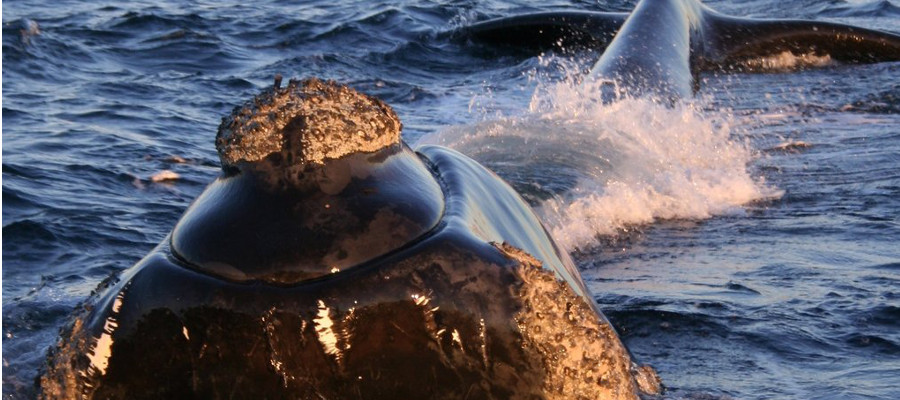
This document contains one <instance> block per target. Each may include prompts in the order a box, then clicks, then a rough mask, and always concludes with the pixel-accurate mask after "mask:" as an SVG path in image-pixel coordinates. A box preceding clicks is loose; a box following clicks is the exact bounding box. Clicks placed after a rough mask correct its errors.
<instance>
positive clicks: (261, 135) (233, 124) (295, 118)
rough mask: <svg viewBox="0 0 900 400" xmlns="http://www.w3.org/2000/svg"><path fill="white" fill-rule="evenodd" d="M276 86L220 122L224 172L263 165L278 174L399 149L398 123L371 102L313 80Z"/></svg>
mask: <svg viewBox="0 0 900 400" xmlns="http://www.w3.org/2000/svg"><path fill="white" fill-rule="evenodd" d="M276 81H277V82H278V80H277V79H276ZM278 83H280V82H278ZM279 86H280V85H277V84H276V85H275V86H273V87H272V88H270V89H268V90H266V91H264V92H262V93H261V94H259V95H257V96H256V97H254V98H253V100H251V101H249V102H247V103H245V104H244V105H243V106H239V107H236V108H235V109H234V110H233V111H232V112H231V115H229V116H227V117H224V118H222V123H221V124H220V125H219V130H218V133H217V134H216V150H217V151H218V152H219V158H220V160H221V162H222V168H223V169H225V170H228V169H229V168H237V169H241V165H243V164H248V163H249V164H254V163H259V162H261V161H263V160H266V159H269V160H272V161H277V162H276V163H275V164H277V166H279V167H282V168H286V167H298V166H315V165H323V164H324V163H325V161H326V160H332V159H338V158H341V157H344V156H346V155H349V154H355V153H360V152H363V153H370V152H375V151H378V150H381V149H383V148H386V147H388V146H391V145H395V144H398V143H400V131H401V128H402V124H401V123H400V119H399V118H398V117H397V114H396V113H394V110H392V109H391V107H390V106H388V105H387V104H386V103H384V102H383V101H381V100H379V99H377V98H375V97H372V96H367V95H365V94H362V93H359V92H357V91H356V90H354V89H352V88H350V87H348V86H345V85H341V84H338V83H337V82H335V81H331V80H328V81H323V80H320V79H316V78H309V79H303V80H296V79H291V80H290V82H289V83H288V85H287V86H285V87H279Z"/></svg>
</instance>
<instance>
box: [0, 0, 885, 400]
mask: <svg viewBox="0 0 900 400" xmlns="http://www.w3.org/2000/svg"><path fill="white" fill-rule="evenodd" d="M707 4H708V5H710V6H711V7H713V8H715V9H717V10H719V11H722V12H725V13H728V14H732V15H741V16H753V17H778V18H807V19H823V20H831V21H839V22H845V23H852V24H857V25H861V26H865V27H870V28H879V29H885V30H889V31H893V32H900V7H898V5H897V3H895V2H891V1H868V0H850V1H840V0H830V1H821V0H788V1H779V2H776V1H773V0H752V1H744V2H739V3H737V2H723V1H716V2H708V3H707ZM632 6H633V2H631V1H625V2H623V1H618V0H617V1H615V2H612V3H597V2H578V1H575V2H570V1H551V2H542V3H540V4H535V3H531V2H526V1H522V0H516V1H513V0H510V1H487V2H471V1H458V2H432V1H419V0H410V1H405V2H391V3H387V2H363V1H357V2H340V3H339V2H324V1H311V2H305V3H304V4H301V5H298V4H293V2H279V1H273V2H256V3H240V2H202V1H201V2H184V1H174V0H172V1H160V2H72V1H67V0H63V1H56V2H47V1H16V2H11V1H7V2H5V3H4V4H3V115H2V116H3V121H2V122H3V136H2V140H3V198H2V199H3V221H2V222H3V248H2V251H3V265H2V274H3V294H2V300H3V306H2V311H3V365H2V366H3V398H9V399H29V398H33V397H35V395H36V393H35V388H34V379H35V377H36V376H37V374H38V371H39V368H40V365H41V363H42V362H43V360H44V357H45V352H46V349H47V348H48V347H49V346H50V345H52V344H53V343H54V342H55V340H56V336H57V332H58V329H59V328H60V327H61V326H62V324H63V323H64V322H65V321H66V318H67V316H68V314H69V312H70V311H71V310H72V308H73V307H74V306H75V305H76V304H78V303H79V302H80V301H82V300H84V299H85V298H86V297H87V295H88V294H89V293H90V292H91V291H92V290H93V289H94V288H95V287H96V285H97V284H98V283H99V282H100V281H102V280H103V279H104V278H106V277H108V276H110V275H111V274H114V273H116V272H119V271H121V270H123V269H125V268H128V267H129V266H131V265H132V264H133V263H134V262H136V261H137V260H138V259H140V258H141V257H142V256H143V255H145V254H146V253H147V252H148V251H149V250H150V249H152V248H153V247H154V246H155V245H156V244H157V243H158V242H159V241H160V240H162V239H163V237H164V236H165V235H166V234H167V233H168V231H169V230H170V229H171V228H172V226H173V225H174V223H175V221H177V219H178V218H179V216H180V215H181V213H182V212H183V210H184V209H185V208H186V207H187V206H188V204H190V202H191V201H192V200H193V198H194V197H195V196H196V195H197V194H198V193H199V192H200V191H201V190H202V189H203V187H204V186H205V185H206V184H207V183H208V182H210V181H212V179H213V178H214V177H215V176H216V175H217V174H218V172H219V166H218V157H217V155H216V152H215V149H214V145H213V139H214V137H215V131H216V127H217V126H218V124H219V121H220V119H221V117H223V116H224V115H226V114H227V113H228V112H230V110H231V109H232V108H233V107H235V106H237V105H239V104H241V103H243V102H244V101H246V100H248V99H250V98H251V97H252V96H253V95H254V94H256V93H257V92H258V91H259V90H260V89H261V88H264V87H266V86H268V85H271V84H272V79H273V76H274V75H275V74H282V75H284V76H285V77H298V78H302V77H311V76H317V77H321V78H328V79H336V80H339V81H341V82H344V83H347V84H349V85H351V86H353V87H354V88H356V89H358V90H361V91H363V92H366V93H369V94H373V95H376V96H378V97H380V98H382V99H383V100H385V101H387V102H388V103H389V104H391V105H392V106H393V107H394V108H395V110H396V111H397V113H398V114H399V116H400V118H401V119H402V121H403V123H404V133H403V135H404V138H405V140H406V141H407V142H409V143H442V144H445V145H448V146H451V147H454V148H457V149H459V150H460V151H462V152H464V153H466V154H469V155H470V156H472V157H474V158H476V159H478V160H479V161H481V162H482V163H484V164H485V165H487V166H489V167H491V168H492V169H493V170H495V171H497V172H498V174H500V175H501V176H503V177H504V178H506V179H507V180H508V181H510V182H511V183H512V184H513V185H514V186H515V187H516V188H517V189H518V190H519V191H520V192H521V193H522V194H523V195H524V196H525V197H526V198H527V199H528V200H529V201H530V202H531V203H532V205H534V207H535V208H536V210H538V212H539V214H541V215H542V217H543V219H544V221H545V222H546V224H547V227H548V229H549V230H550V231H551V232H552V233H553V235H554V236H555V237H556V238H557V240H558V241H559V242H560V244H561V245H562V246H564V247H565V248H566V249H567V250H568V251H570V252H571V253H572V254H573V255H574V256H575V259H576V260H577V262H578V265H579V268H580V269H581V271H582V275H583V276H584V278H585V280H586V283H587V285H588V287H589V289H590V290H591V291H592V293H593V294H594V296H595V298H596V299H597V301H598V303H599V304H600V305H601V307H602V308H603V310H604V312H605V313H606V315H607V316H608V317H609V318H610V320H611V321H612V322H613V324H614V325H615V326H616V328H617V329H618V330H619V332H620V334H621V336H622V338H623V340H624V342H625V343H626V345H628V347H629V348H630V349H631V351H632V352H633V353H634V354H635V356H636V357H637V358H638V359H639V360H640V361H641V362H644V363H649V364H651V365H653V366H654V367H655V368H656V369H657V371H658V372H659V374H660V376H661V378H662V380H663V382H664V384H665V385H666V386H667V387H668V392H667V394H666V397H667V398H672V399H730V398H734V399H810V398H816V399H894V398H900V379H898V377H900V289H898V288H900V245H898V243H900V220H898V215H900V168H898V166H900V80H898V78H897V77H898V76H900V63H896V62H895V63H882V64H873V65H841V64H839V63H835V62H832V61H831V60H830V59H827V58H817V57H808V56H803V55H796V56H791V55H783V56H779V57H771V58H769V59H760V60H755V61H754V64H753V67H754V68H755V69H756V70H757V72H755V73H735V74H711V73H710V74H704V75H703V76H702V80H703V81H702V84H701V87H702V89H701V90H700V92H699V93H698V94H697V97H696V98H695V99H692V100H690V101H686V102H684V103H683V104H678V105H676V106H675V107H672V108H666V107H660V106H658V105H655V104H653V103H651V102H648V101H643V100H634V99H631V100H624V101H621V102H618V103H613V104H602V103H599V102H596V101H594V100H595V98H594V97H592V92H591V91H590V90H589V89H590V88H589V87H585V86H584V85H581V84H580V83H579V80H580V77H581V76H582V73H583V71H584V70H585V69H586V68H589V66H590V65H591V62H592V61H593V60H595V59H596V58H597V57H598V54H597V53H596V52H592V51H590V50H582V51H571V52H566V53H565V54H553V53H547V54H543V55H537V54H529V53H525V52H517V51H505V50H504V51H501V50H498V49H493V48H489V47H485V46H480V45H477V44H473V43H466V42H464V41H460V40H458V39H456V38H454V36H453V35H452V32H454V30H455V29H457V28H459V27H461V26H465V25H467V24H470V23H472V22H475V21H479V20H484V19H487V18H492V17H499V16H505V15H512V14H520V13H526V12H535V11H547V10H598V11H627V10H630V8H631V7H632ZM164 171H170V172H171V173H174V174H176V175H177V177H178V178H177V179H174V180H165V181H161V182H156V181H155V180H157V179H154V177H157V178H158V177H160V176H161V175H159V174H161V173H163V172H164Z"/></svg>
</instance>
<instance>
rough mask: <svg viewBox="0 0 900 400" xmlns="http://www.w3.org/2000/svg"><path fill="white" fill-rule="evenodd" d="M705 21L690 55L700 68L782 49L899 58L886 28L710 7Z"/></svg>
mask: <svg viewBox="0 0 900 400" xmlns="http://www.w3.org/2000/svg"><path fill="white" fill-rule="evenodd" d="M703 21H704V22H703V27H702V34H701V35H702V44H701V47H702V52H700V54H695V55H694V57H695V59H694V61H695V62H696V63H697V66H696V67H697V68H699V69H701V70H709V69H719V68H729V67H735V66H740V65H741V64H742V63H743V62H745V61H747V60H750V59H754V58H758V57H765V56H771V55H777V54H780V53H783V52H786V51H789V52H791V53H794V54H796V55H802V54H814V55H817V56H825V55H828V56H830V57H831V58H832V59H834V60H837V61H841V62H846V63H874V62H885V61H900V35H897V34H893V33H889V32H884V31H878V30H873V29H866V28H860V27H856V26H851V25H844V24H839V23H834V22H825V21H811V20H768V19H759V20H757V19H746V18H736V17H731V16H726V15H722V14H719V13H717V12H715V11H712V10H710V9H708V8H707V9H705V10H704V18H703Z"/></svg>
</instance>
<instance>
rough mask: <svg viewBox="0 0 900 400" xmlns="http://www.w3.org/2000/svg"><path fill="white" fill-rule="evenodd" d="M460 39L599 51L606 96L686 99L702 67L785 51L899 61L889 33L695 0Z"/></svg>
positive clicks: (515, 22)
mask: <svg viewBox="0 0 900 400" xmlns="http://www.w3.org/2000/svg"><path fill="white" fill-rule="evenodd" d="M458 36H459V37H461V38H463V39H464V40H467V41H471V42H475V43H485V44H490V45H494V46H505V47H512V48H516V49H527V50H530V51H546V50H562V51H564V52H569V51H576V52H577V51H578V50H580V49H592V50H595V51H598V52H602V54H601V56H600V58H599V59H598V60H597V61H596V62H595V64H594V65H593V67H592V68H591V70H590V72H589V73H588V74H587V79H586V81H587V82H595V81H597V80H606V81H609V82H613V83H615V90H610V91H609V93H606V92H604V93H603V99H604V100H605V101H614V100H616V99H618V98H621V97H622V96H631V97H646V98H651V99H656V100H662V101H665V102H671V101H677V100H679V99H685V98H690V97H691V96H692V95H693V94H694V93H696V91H697V90H698V89H699V83H700V79H699V74H700V73H701V72H706V71H713V72H733V71H746V70H748V69H751V67H750V66H751V65H752V63H750V62H751V61H753V60H758V59H760V58H765V57H772V56H777V55H780V54H784V53H791V54H793V55H797V56H804V55H813V56H818V57H829V58H830V59H832V60H834V61H836V62H840V63H846V64H858V63H877V62H892V61H900V35H897V34H895V33H891V32H884V31H879V30H875V29H867V28H862V27H857V26H851V25H846V24H840V23H835V22H828V21H812V20H784V19H756V18H740V17H734V16H729V15H724V14H722V13H719V12H717V11H715V10H713V9H711V8H709V7H707V6H705V5H703V4H702V3H700V2H699V1H697V0H642V1H640V2H639V3H638V4H637V5H636V6H635V9H634V10H633V11H632V12H631V13H615V12H589V11H560V12H543V13H535V14H524V15H516V16H509V17H503V18H497V19H491V20H487V21H483V22H478V23H475V24H472V25H469V26H467V27H465V28H462V29H460V30H459V32H458ZM748 64H749V65H748Z"/></svg>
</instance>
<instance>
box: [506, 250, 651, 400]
mask: <svg viewBox="0 0 900 400" xmlns="http://www.w3.org/2000/svg"><path fill="white" fill-rule="evenodd" d="M494 246H495V247H497V248H498V249H499V250H500V251H502V252H503V253H504V254H505V255H506V256H507V257H509V258H511V259H513V260H515V261H517V262H518V263H519V267H518V268H517V269H516V274H517V275H518V277H519V279H521V280H522V282H523V283H522V285H521V286H520V290H519V293H518V297H519V299H520V302H521V307H522V309H521V310H520V311H519V313H518V314H517V315H516V323H517V324H518V326H519V331H520V334H521V335H522V341H523V343H522V345H523V347H524V348H526V349H528V350H529V351H531V352H534V353H537V354H540V355H541V356H542V357H541V361H542V363H543V366H544V369H545V371H546V372H545V375H544V376H543V380H544V381H543V385H544V386H543V389H544V396H545V398H546V399H548V400H550V399H559V400H569V399H585V400H586V399H609V400H617V399H634V398H635V393H637V392H638V389H641V390H640V392H642V393H644V394H651V395H655V394H659V393H660V391H661V390H660V389H661V388H660V385H659V384H658V381H659V380H658V378H656V382H657V385H656V386H655V387H654V386H650V385H641V384H639V382H640V381H641V380H645V381H648V378H650V379H649V380H653V378H654V377H655V376H656V374H655V372H654V371H653V369H652V368H650V367H649V366H644V367H641V368H637V367H636V366H635V365H634V364H633V363H632V362H631V361H630V360H631V358H630V357H629V355H628V350H626V349H625V346H624V345H623V344H622V342H621V341H619V337H618V335H617V334H616V332H615V331H614V330H613V328H612V327H611V326H610V325H609V324H608V323H605V321H602V320H600V319H599V318H598V317H597V314H596V313H595V312H594V310H593V309H592V308H591V307H590V306H589V305H588V304H587V303H585V301H584V298H582V297H581V296H578V295H576V294H575V292H574V291H572V288H571V287H570V286H569V285H567V284H566V283H565V282H563V281H560V280H558V279H557V278H556V277H555V276H554V275H553V274H551V273H548V272H547V270H546V269H544V268H542V266H541V263H540V261H538V260H537V259H535V258H534V257H532V256H531V255H529V254H528V253H526V252H524V251H522V250H520V249H518V248H515V247H513V246H510V245H509V244H507V243H503V244H497V243H494Z"/></svg>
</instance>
